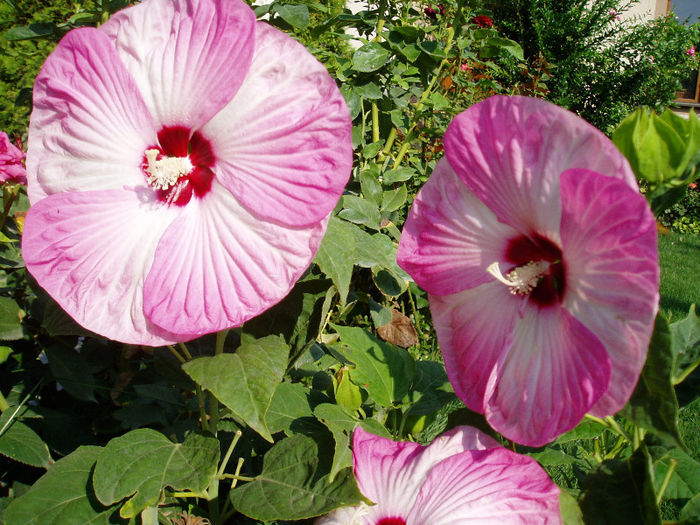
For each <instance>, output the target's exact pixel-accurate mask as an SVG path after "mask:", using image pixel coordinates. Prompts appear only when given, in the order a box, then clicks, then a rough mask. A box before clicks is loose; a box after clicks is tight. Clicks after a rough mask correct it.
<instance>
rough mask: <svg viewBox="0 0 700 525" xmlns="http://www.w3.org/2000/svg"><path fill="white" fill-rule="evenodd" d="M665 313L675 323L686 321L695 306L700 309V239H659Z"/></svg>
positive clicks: (676, 236) (673, 235)
mask: <svg viewBox="0 0 700 525" xmlns="http://www.w3.org/2000/svg"><path fill="white" fill-rule="evenodd" d="M659 259H660V260H661V310H662V311H663V312H664V313H665V314H666V315H667V316H669V317H670V320H671V321H677V320H679V319H683V318H684V317H685V316H686V315H687V314H688V309H689V308H690V305H691V304H693V303H697V304H698V305H700V237H698V236H694V235H687V234H678V233H673V232H671V233H669V234H668V235H659Z"/></svg>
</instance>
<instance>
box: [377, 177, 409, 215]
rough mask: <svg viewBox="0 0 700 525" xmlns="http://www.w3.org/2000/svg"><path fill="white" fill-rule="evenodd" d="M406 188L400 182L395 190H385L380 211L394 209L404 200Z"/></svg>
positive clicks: (406, 193)
mask: <svg viewBox="0 0 700 525" xmlns="http://www.w3.org/2000/svg"><path fill="white" fill-rule="evenodd" d="M407 197H408V190H406V185H405V184H402V185H401V186H399V187H398V188H397V189H396V190H389V191H385V192H384V195H383V196H382V211H396V210H398V209H399V208H400V207H401V206H403V205H404V203H405V202H406V198H407Z"/></svg>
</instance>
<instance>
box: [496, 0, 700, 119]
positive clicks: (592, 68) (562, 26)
mask: <svg viewBox="0 0 700 525" xmlns="http://www.w3.org/2000/svg"><path fill="white" fill-rule="evenodd" d="M634 3H635V2H634V1H629V0H599V1H596V2H589V1H587V0H572V1H567V2H557V1H550V0H514V1H513V2H507V3H506V2H494V5H493V10H494V14H495V22H496V24H497V25H498V26H499V27H500V28H502V29H503V31H504V32H505V33H506V34H507V35H508V36H510V38H513V39H514V40H516V41H518V42H520V43H521V45H522V46H523V50H524V52H525V58H526V60H527V61H528V64H529V67H530V69H531V70H532V69H534V70H545V71H547V73H548V74H550V75H551V79H550V80H549V81H548V82H547V87H548V89H549V92H548V93H547V95H546V98H547V99H548V100H551V101H552V102H555V103H557V104H559V105H562V106H564V107H567V108H569V109H571V110H572V111H574V112H576V113H577V114H579V115H580V116H582V117H583V118H585V119H586V120H588V121H589V122H591V123H592V124H594V125H595V126H596V127H598V128H600V129H601V130H603V131H605V132H610V131H612V128H613V127H614V126H615V125H617V123H618V122H620V120H622V118H623V117H624V116H625V115H626V114H627V113H629V112H630V111H631V110H633V109H635V108H636V107H638V106H642V105H645V106H649V107H652V108H655V109H661V108H664V107H666V106H668V105H669V104H670V103H671V101H672V100H673V99H674V98H675V93H676V91H677V90H678V88H679V85H680V84H679V83H680V81H681V80H682V79H683V78H684V77H685V76H686V75H687V74H688V71H689V69H692V67H693V65H694V64H693V59H691V57H689V56H688V55H686V54H685V50H687V49H688V48H689V47H690V46H691V45H694V44H696V43H697V42H698V40H699V38H700V33H699V28H698V26H697V25H695V26H691V27H687V26H684V25H682V24H681V23H679V22H678V21H676V20H675V18H673V17H672V16H667V17H662V18H658V19H656V20H654V21H651V22H643V23H641V22H640V23H634V22H635V21H626V22H621V21H618V20H617V16H618V15H617V14H622V13H623V12H624V11H625V10H627V9H628V8H629V7H630V6H632V5H633V4H634ZM615 13H617V14H615Z"/></svg>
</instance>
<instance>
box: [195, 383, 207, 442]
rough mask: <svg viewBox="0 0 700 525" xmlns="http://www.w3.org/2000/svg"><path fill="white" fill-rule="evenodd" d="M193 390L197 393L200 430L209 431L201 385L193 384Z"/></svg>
mask: <svg viewBox="0 0 700 525" xmlns="http://www.w3.org/2000/svg"><path fill="white" fill-rule="evenodd" d="M194 391H195V393H196V394H197V402H198V403H199V419H201V420H202V430H204V431H205V432H210V430H209V420H208V419H207V407H206V405H205V403H204V392H202V387H201V386H199V384H197V383H195V385H194Z"/></svg>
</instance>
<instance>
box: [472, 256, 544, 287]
mask: <svg viewBox="0 0 700 525" xmlns="http://www.w3.org/2000/svg"><path fill="white" fill-rule="evenodd" d="M548 269H549V263H548V262H547V261H530V262H529V263H527V264H525V265H523V266H518V267H517V268H515V269H514V270H512V271H510V272H508V273H507V274H506V276H505V277H503V274H502V273H501V268H500V266H499V264H498V262H495V263H492V264H490V265H489V266H488V267H487V268H486V271H487V272H488V273H490V274H491V275H493V276H494V277H495V278H496V280H497V281H499V282H501V283H503V284H505V285H506V286H508V287H509V288H510V293H511V294H513V295H527V294H529V293H530V292H531V291H532V290H534V289H535V287H536V286H537V284H538V283H539V281H540V279H541V278H542V276H543V275H544V274H545V272H546V271H547V270H548Z"/></svg>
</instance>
